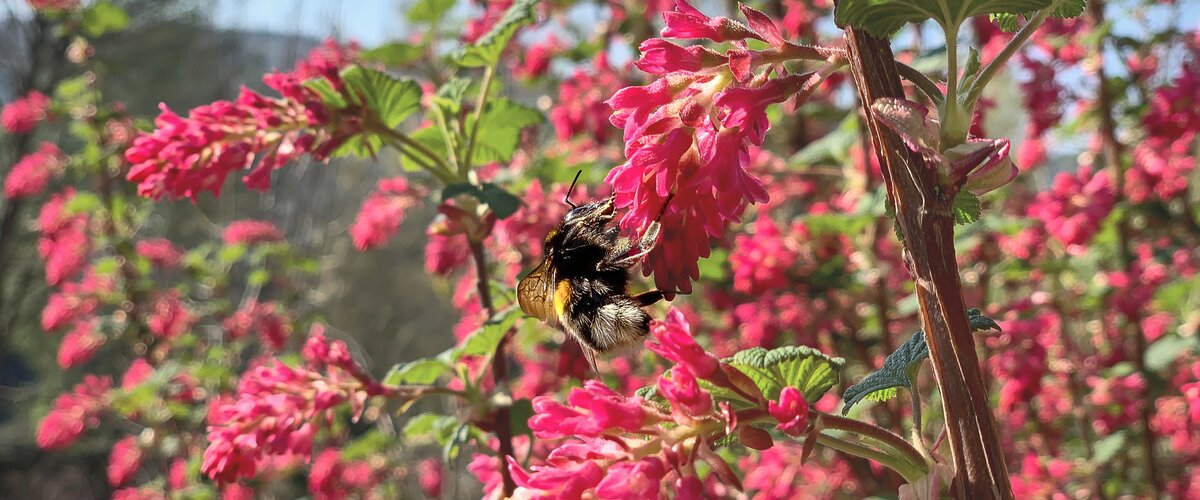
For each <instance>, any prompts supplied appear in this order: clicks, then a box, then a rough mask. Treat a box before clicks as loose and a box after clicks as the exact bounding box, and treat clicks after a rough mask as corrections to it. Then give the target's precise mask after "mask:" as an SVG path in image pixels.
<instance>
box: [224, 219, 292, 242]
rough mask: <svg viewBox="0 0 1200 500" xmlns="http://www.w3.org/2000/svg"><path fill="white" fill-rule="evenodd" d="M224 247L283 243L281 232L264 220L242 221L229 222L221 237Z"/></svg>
mask: <svg viewBox="0 0 1200 500" xmlns="http://www.w3.org/2000/svg"><path fill="white" fill-rule="evenodd" d="M221 240H222V241H224V242H225V244H226V245H258V244H262V243H275V242H280V241H283V232H282V231H280V230H279V228H277V227H275V224H272V223H270V222H267V221H265V220H255V219H243V220H237V221H233V222H230V223H229V225H228V226H226V227H225V232H224V233H222V235H221Z"/></svg>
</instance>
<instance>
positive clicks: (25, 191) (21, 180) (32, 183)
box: [4, 142, 68, 200]
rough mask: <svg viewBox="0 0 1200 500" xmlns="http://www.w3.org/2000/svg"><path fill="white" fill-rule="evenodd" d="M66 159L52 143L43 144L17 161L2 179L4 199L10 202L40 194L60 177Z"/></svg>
mask: <svg viewBox="0 0 1200 500" xmlns="http://www.w3.org/2000/svg"><path fill="white" fill-rule="evenodd" d="M67 161H68V159H67V157H66V156H65V155H63V153H62V151H60V150H59V149H58V146H55V145H54V144H53V143H49V142H43V143H42V145H41V146H40V147H38V149H37V151H34V152H32V153H30V154H28V155H26V156H25V157H24V158H21V159H20V160H18V161H17V163H16V164H15V165H13V166H12V170H9V171H8V176H6V177H5V178H4V197H5V198H8V199H10V200H15V199H18V198H26V197H29V196H34V195H37V194H39V193H41V192H42V191H43V190H45V189H46V185H47V184H49V183H50V180H51V179H54V178H57V177H58V176H61V175H62V173H63V171H64V167H66V165H67Z"/></svg>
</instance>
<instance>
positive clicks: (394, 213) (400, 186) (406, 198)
mask: <svg viewBox="0 0 1200 500" xmlns="http://www.w3.org/2000/svg"><path fill="white" fill-rule="evenodd" d="M424 195H425V193H424V190H422V189H420V188H418V187H417V186H411V185H409V183H408V181H407V180H405V179H404V178H403V177H393V178H391V179H383V180H381V181H379V184H378V185H376V187H375V191H374V192H372V193H371V195H370V196H368V197H367V199H366V201H364V202H363V205H362V209H360V210H359V212H358V216H357V217H355V219H354V225H353V226H351V227H350V236H351V237H353V238H354V247H355V248H357V249H358V250H359V251H363V250H369V249H372V248H377V247H380V246H383V245H386V244H387V242H388V240H390V239H391V238H392V237H393V236H395V235H396V231H398V230H399V229H400V224H401V223H402V222H404V215H405V214H406V213H408V211H409V210H411V209H412V208H413V207H414V206H416V205H417V204H418V203H420V201H421V198H422V197H423V196H424Z"/></svg>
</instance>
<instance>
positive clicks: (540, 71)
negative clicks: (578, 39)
mask: <svg viewBox="0 0 1200 500" xmlns="http://www.w3.org/2000/svg"><path fill="white" fill-rule="evenodd" d="M564 48H566V45H565V44H564V43H563V42H562V40H559V39H558V37H557V36H555V35H554V34H553V33H551V34H550V36H548V37H546V39H545V40H543V41H541V42H538V43H535V44H532V45H530V46H529V47H527V48H526V49H525V58H524V59H523V60H522V61H521V64H520V65H519V66H517V67H515V68H513V75H514V76H516V77H518V78H538V77H541V76H542V75H544V74H546V70H548V69H550V60H551V59H553V58H554V56H555V55H556V54H557V53H558V52H561V51H562V50H563V49H564Z"/></svg>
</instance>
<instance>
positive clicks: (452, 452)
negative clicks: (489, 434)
mask: <svg viewBox="0 0 1200 500" xmlns="http://www.w3.org/2000/svg"><path fill="white" fill-rule="evenodd" d="M470 438H471V424H469V423H467V422H463V423H461V424H458V427H455V428H454V432H453V433H452V434H451V435H450V440H449V441H446V444H445V445H444V446H443V447H442V461H444V462H447V463H449V462H452V461H454V459H456V458H458V454H459V453H460V452H461V451H462V446H463V445H464V444H467V441H468V440H469V439H470Z"/></svg>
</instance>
